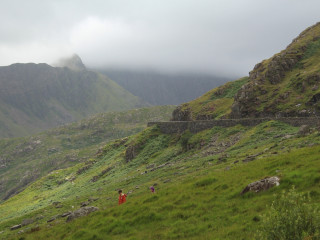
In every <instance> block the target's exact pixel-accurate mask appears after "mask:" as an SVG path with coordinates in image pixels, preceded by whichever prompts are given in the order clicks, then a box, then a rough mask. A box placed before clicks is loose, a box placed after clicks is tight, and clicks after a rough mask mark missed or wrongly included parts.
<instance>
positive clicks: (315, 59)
mask: <svg viewBox="0 0 320 240" xmlns="http://www.w3.org/2000/svg"><path fill="white" fill-rule="evenodd" d="M319 60H320V23H317V24H315V25H314V26H312V27H309V28H307V29H306V30H305V31H303V32H302V33H301V34H300V35H299V36H298V37H297V38H295V39H294V40H293V41H292V43H291V44H290V45H289V46H288V47H287V48H286V49H285V50H283V51H281V52H280V53H278V54H275V55H274V56H273V57H271V58H270V59H267V60H264V61H262V62H261V63H258V64H257V65H256V66H255V67H254V69H253V70H252V71H251V72H250V75H249V77H244V78H241V79H239V80H237V81H234V82H229V83H227V84H225V85H223V86H220V87H218V88H216V89H213V90H211V91H209V92H207V93H206V94H204V95H203V96H201V97H199V98H197V99H195V100H194V101H190V102H188V103H185V104H182V105H181V106H179V107H178V108H177V109H176V110H175V112H174V116H173V120H192V119H193V120H196V119H198V120H201V119H202V120H204V119H217V118H252V117H254V118H257V117H258V118H259V117H310V116H319V114H320V101H319V99H320V88H319V86H320V85H319V84H320V73H319V69H320V61H319Z"/></svg>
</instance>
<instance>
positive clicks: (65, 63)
mask: <svg viewBox="0 0 320 240" xmlns="http://www.w3.org/2000/svg"><path fill="white" fill-rule="evenodd" d="M55 66H56V67H67V68H70V69H72V70H74V71H83V70H86V66H85V65H84V64H83V62H82V60H81V58H80V57H79V55H77V54H73V55H72V56H71V57H67V58H61V59H60V60H59V61H58V63H56V64H55Z"/></svg>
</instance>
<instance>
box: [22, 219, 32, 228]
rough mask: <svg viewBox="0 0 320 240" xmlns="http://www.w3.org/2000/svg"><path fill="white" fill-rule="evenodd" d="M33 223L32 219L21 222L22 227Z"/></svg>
mask: <svg viewBox="0 0 320 240" xmlns="http://www.w3.org/2000/svg"><path fill="white" fill-rule="evenodd" d="M32 223H33V219H30V218H27V219H24V220H23V221H22V222H21V225H22V226H27V225H30V224H32Z"/></svg>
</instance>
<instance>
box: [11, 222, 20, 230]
mask: <svg viewBox="0 0 320 240" xmlns="http://www.w3.org/2000/svg"><path fill="white" fill-rule="evenodd" d="M18 228H21V224H18V225H14V226H12V227H11V228H10V230H11V231H12V230H16V229H18Z"/></svg>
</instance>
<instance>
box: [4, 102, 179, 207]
mask: <svg viewBox="0 0 320 240" xmlns="http://www.w3.org/2000/svg"><path fill="white" fill-rule="evenodd" d="M173 108H174V107H173V106H162V107H152V108H142V109H135V110H129V111H124V112H110V113H102V114H98V115H95V116H92V117H91V118H88V119H85V120H82V121H79V122H75V123H71V124H68V125H65V126H62V127H59V128H55V129H53V130H49V131H46V132H43V133H40V134H37V135H33V136H31V137H25V138H12V139H2V140H0V198H1V200H0V202H1V201H2V199H7V198H9V197H10V196H12V195H14V194H15V193H17V192H19V191H21V190H22V189H23V188H24V187H25V186H27V185H28V184H29V183H30V182H33V181H34V180H36V179H38V178H39V177H41V176H44V175H46V174H48V173H49V172H51V171H52V170H55V169H61V168H66V167H68V166H73V165H75V164H78V163H80V162H85V161H86V160H88V159H89V158H90V156H93V155H94V154H95V153H96V152H97V151H98V149H99V147H100V146H103V145H104V144H106V143H107V142H108V141H110V140H113V139H117V138H122V137H126V136H129V135H132V134H135V133H137V132H139V131H141V130H143V129H144V128H146V125H147V122H148V121H164V120H168V119H169V118H170V116H171V112H172V109H173Z"/></svg>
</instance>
